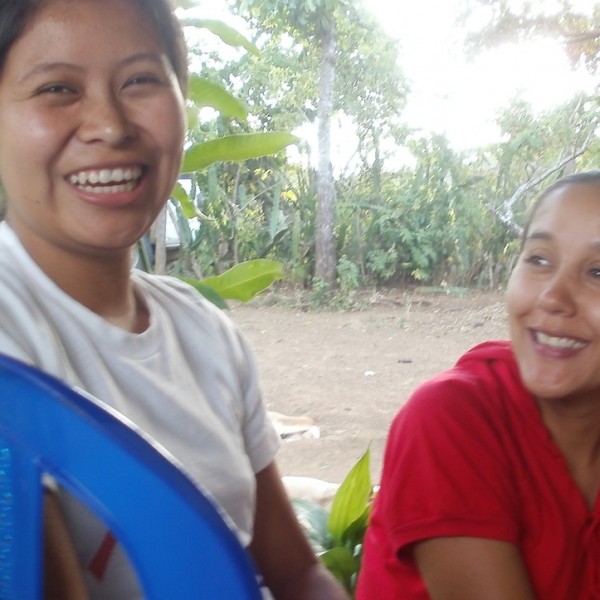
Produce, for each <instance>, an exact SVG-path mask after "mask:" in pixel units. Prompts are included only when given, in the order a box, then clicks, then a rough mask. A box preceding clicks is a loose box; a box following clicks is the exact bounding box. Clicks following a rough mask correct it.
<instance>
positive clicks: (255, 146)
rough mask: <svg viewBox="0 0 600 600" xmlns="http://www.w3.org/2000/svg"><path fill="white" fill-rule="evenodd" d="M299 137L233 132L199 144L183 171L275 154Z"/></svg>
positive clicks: (188, 154)
mask: <svg viewBox="0 0 600 600" xmlns="http://www.w3.org/2000/svg"><path fill="white" fill-rule="evenodd" d="M296 140H297V138H296V137H295V136H293V135H291V134H289V133H284V132H275V131H273V132H267V133H247V134H239V135H229V136H226V137H222V138H219V139H216V140H210V141H207V142H202V143H200V144H196V145H195V146H193V147H192V148H190V149H189V150H188V151H187V152H186V153H185V157H184V159H183V166H182V169H181V170H182V173H193V172H195V171H201V170H203V169H206V168H207V167H209V166H210V165H212V164H214V163H216V162H223V161H244V160H248V159H250V158H257V157H259V156H265V155H268V154H275V153H277V152H279V151H281V150H283V149H284V148H285V147H286V146H289V145H290V144H293V143H294V142H295V141H296Z"/></svg>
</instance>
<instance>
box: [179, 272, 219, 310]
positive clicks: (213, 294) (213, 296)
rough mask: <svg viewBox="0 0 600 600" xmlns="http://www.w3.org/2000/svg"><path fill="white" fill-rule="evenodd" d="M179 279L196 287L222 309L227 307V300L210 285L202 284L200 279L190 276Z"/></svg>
mask: <svg viewBox="0 0 600 600" xmlns="http://www.w3.org/2000/svg"><path fill="white" fill-rule="evenodd" d="M179 279H181V281H185V283H187V284H189V285H191V286H192V287H193V288H196V289H197V290H198V291H199V292H200V293H201V294H202V295H203V296H204V297H205V298H206V299H207V300H210V302H212V303H213V304H214V305H215V306H217V307H218V308H221V309H223V310H224V309H226V308H227V302H225V299H224V298H223V296H221V295H220V294H218V293H217V292H215V290H213V289H212V288H211V287H210V286H208V285H204V283H203V282H202V281H201V280H199V279H192V278H191V277H180V278H179Z"/></svg>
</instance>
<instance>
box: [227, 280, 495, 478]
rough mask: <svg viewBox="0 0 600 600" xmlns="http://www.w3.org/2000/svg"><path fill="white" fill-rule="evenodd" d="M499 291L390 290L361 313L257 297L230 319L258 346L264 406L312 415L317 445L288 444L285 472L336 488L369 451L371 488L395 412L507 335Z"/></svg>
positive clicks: (283, 454)
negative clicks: (466, 355)
mask: <svg viewBox="0 0 600 600" xmlns="http://www.w3.org/2000/svg"><path fill="white" fill-rule="evenodd" d="M502 300H503V299H502V295H501V294H499V293H481V292H476V293H475V292H471V293H466V294H465V293H463V294H456V293H432V292H424V291H422V290H410V291H403V290H393V291H390V292H387V293H385V294H381V293H377V294H369V295H368V296H366V297H365V301H364V305H365V306H366V308H365V309H364V310H360V311H339V312H336V311H327V310H319V311H309V310H304V309H302V308H286V307H284V306H282V305H281V303H278V304H276V305H274V306H271V305H269V302H268V301H267V300H266V299H265V298H262V299H261V300H260V301H255V302H253V303H251V304H249V305H238V306H235V307H232V308H231V310H230V311H229V312H230V316H231V317H232V318H233V319H234V320H235V321H236V322H237V323H238V324H239V325H240V326H241V328H242V330H243V331H244V332H245V334H246V336H247V337H248V338H249V339H250V341H251V343H252V344H253V346H254V349H255V352H256V355H257V359H258V363H259V367H260V371H261V377H262V385H263V392H264V397H265V401H266V403H267V406H268V409H269V410H271V411H276V412H280V413H284V414H286V415H296V416H299V415H309V416H311V417H312V418H314V419H315V421H316V423H317V425H318V426H319V428H320V438H319V439H310V438H306V439H297V440H293V441H284V442H283V443H282V446H281V450H280V451H279V455H278V463H279V467H280V470H281V472H282V474H284V475H303V476H308V477H317V478H319V479H325V480H327V481H332V482H335V483H339V482H341V481H342V479H343V478H344V476H345V474H346V473H347V472H348V471H349V470H350V468H351V467H352V465H353V464H354V463H355V461H356V460H357V459H358V458H359V457H360V456H361V455H362V453H363V452H364V451H365V450H366V449H367V448H368V447H369V446H370V448H371V470H372V478H373V482H374V483H376V482H377V481H378V478H379V474H380V471H381V462H382V454H383V448H384V445H385V438H386V434H387V429H388V427H389V424H390V422H391V419H392V417H393V415H394V414H395V413H396V411H397V410H398V408H399V407H400V406H401V405H402V403H403V402H404V401H405V400H406V399H407V397H408V396H409V394H410V392H411V391H412V390H413V389H414V388H415V387H416V386H417V385H418V384H419V383H420V382H422V381H423V380H425V379H427V378H428V377H430V376H432V375H433V374H435V373H437V372H439V371H440V370H442V369H445V368H447V367H450V366H451V365H452V364H453V363H454V361H455V360H456V359H457V358H458V357H459V355H460V354H462V353H463V352H464V351H465V350H467V349H468V348H470V347H471V346H473V345H475V344H477V343H479V342H481V341H484V340H486V339H498V338H505V337H506V326H505V317H504V307H503V304H502Z"/></svg>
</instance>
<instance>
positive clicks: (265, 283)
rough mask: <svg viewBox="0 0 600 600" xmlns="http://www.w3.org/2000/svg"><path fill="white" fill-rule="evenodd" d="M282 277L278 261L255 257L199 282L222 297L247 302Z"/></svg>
mask: <svg viewBox="0 0 600 600" xmlns="http://www.w3.org/2000/svg"><path fill="white" fill-rule="evenodd" d="M282 277H283V270H282V268H281V264H280V263H278V262H275V261H272V260H260V259H257V260H249V261H246V262H243V263H240V264H238V265H235V266H234V267H232V268H231V269H229V270H228V271H226V272H225V273H223V274H221V275H217V276H213V277H206V278H204V279H203V280H202V282H201V283H202V285H203V286H206V287H208V288H210V289H212V290H213V291H214V292H217V293H218V294H219V295H220V296H221V297H223V298H229V299H232V300H241V301H242V302H247V301H248V300H250V299H251V298H253V297H254V296H256V294H258V293H260V292H262V291H263V290H265V289H267V288H268V287H269V286H270V285H271V284H272V283H273V282H275V281H278V280H279V279H281V278H282ZM200 291H202V290H200Z"/></svg>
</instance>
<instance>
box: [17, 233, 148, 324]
mask: <svg viewBox="0 0 600 600" xmlns="http://www.w3.org/2000/svg"><path fill="white" fill-rule="evenodd" d="M24 246H25V248H26V250H27V251H28V252H29V254H30V256H31V257H32V259H33V260H34V261H35V262H36V263H37V265H38V266H39V267H40V268H41V269H42V271H44V273H46V275H47V276H48V277H50V279H52V281H54V283H55V284H56V285H57V286H58V287H59V288H60V289H61V290H63V291H64V292H65V293H66V294H67V295H69V296H70V297H71V298H73V299H74V300H76V301H77V302H79V303H80V304H82V305H83V306H85V307H86V308H88V309H89V310H91V311H92V312H94V313H96V314H97V315H99V316H100V317H102V318H103V319H105V320H106V321H108V322H109V323H111V324H112V325H115V326H116V327H120V328H121V329H124V330H126V331H130V332H132V333H141V332H142V331H144V330H145V329H147V327H148V324H149V316H148V310H147V307H146V306H145V305H144V303H143V302H142V301H141V300H140V299H139V298H138V296H137V295H136V293H135V289H134V285H133V281H132V279H131V261H132V255H131V251H130V250H128V249H124V250H122V251H118V252H111V253H105V254H101V253H92V252H89V253H73V252H70V251H68V250H66V249H62V248H57V247H56V246H51V247H47V246H46V247H44V248H42V247H40V246H37V245H36V246H34V247H31V245H29V246H28V245H27V243H26V242H24Z"/></svg>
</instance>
